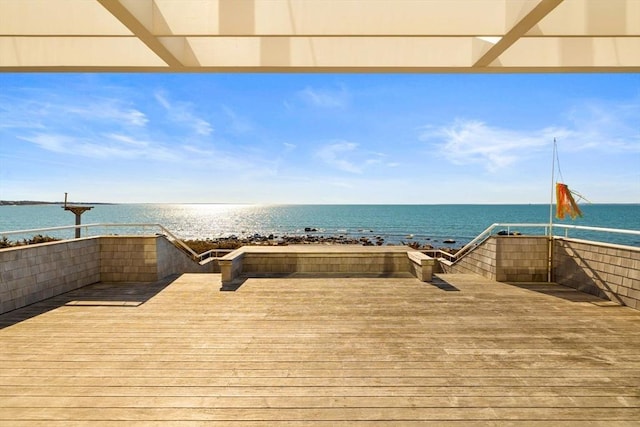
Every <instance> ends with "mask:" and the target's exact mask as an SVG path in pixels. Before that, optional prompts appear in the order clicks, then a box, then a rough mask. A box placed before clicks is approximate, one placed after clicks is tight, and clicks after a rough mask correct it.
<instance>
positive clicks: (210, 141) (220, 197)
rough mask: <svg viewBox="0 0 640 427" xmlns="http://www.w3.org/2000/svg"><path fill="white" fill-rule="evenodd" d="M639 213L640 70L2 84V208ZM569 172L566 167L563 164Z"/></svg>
mask: <svg viewBox="0 0 640 427" xmlns="http://www.w3.org/2000/svg"><path fill="white" fill-rule="evenodd" d="M554 138H556V139H557V144H558V157H559V160H560V171H561V173H562V178H563V181H564V182H565V183H567V184H568V185H569V187H570V188H572V189H574V190H576V191H578V192H579V193H581V194H583V195H584V196H586V197H587V198H588V199H589V200H590V201H591V202H594V203H640V75H639V74H533V75H531V74H487V75H478V74H468V75H467V74H446V75H444V74H443V75H440V74H37V73H34V74H0V199H2V200H46V201H58V200H62V199H63V197H64V193H65V192H68V193H69V195H70V199H71V200H73V201H78V202H82V201H86V202H89V201H91V202H123V203H129V202H131V203H136V202H145V203H147V202H148V203H154V202H159V203H162V202H172V203H189V202H193V203H408V204H439V203H548V202H549V198H550V188H551V187H550V186H551V161H552V150H553V139H554ZM556 174H557V169H556Z"/></svg>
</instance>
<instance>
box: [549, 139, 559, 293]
mask: <svg viewBox="0 0 640 427" xmlns="http://www.w3.org/2000/svg"><path fill="white" fill-rule="evenodd" d="M556 150H557V145H556V139H555V138H553V158H552V159H551V199H550V201H549V242H548V245H549V247H548V249H547V282H551V279H552V277H551V272H552V270H553V193H554V190H555V182H554V181H555V173H556V155H557V154H556V153H557V151H556Z"/></svg>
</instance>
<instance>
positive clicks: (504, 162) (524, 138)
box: [419, 120, 569, 172]
mask: <svg viewBox="0 0 640 427" xmlns="http://www.w3.org/2000/svg"><path fill="white" fill-rule="evenodd" d="M568 134H569V132H568V131H567V130H564V129H559V128H548V129H542V130H539V131H536V132H531V133H526V132H523V131H516V130H511V129H503V128H499V127H492V126H489V125H487V124H486V123H484V122H481V121H478V120H456V121H455V122H454V123H452V124H450V125H448V126H442V127H425V128H423V129H422V132H421V134H420V137H419V138H420V140H422V141H425V142H433V143H434V144H435V147H436V148H437V150H438V152H439V154H440V155H442V156H443V157H445V158H446V159H448V160H449V161H450V162H452V163H454V164H458V165H465V164H481V165H483V166H484V168H485V169H487V170H488V171H490V172H495V171H497V170H499V169H502V168H505V167H507V166H510V165H512V164H514V163H515V162H516V161H518V160H519V159H521V158H523V156H526V154H524V153H529V152H531V151H532V150H534V151H535V150H541V149H543V148H544V147H549V145H550V141H553V138H554V137H565V136H567V135H568Z"/></svg>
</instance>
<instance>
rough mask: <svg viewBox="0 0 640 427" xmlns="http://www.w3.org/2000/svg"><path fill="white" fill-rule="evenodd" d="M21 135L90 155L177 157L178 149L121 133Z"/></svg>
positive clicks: (45, 145)
mask: <svg viewBox="0 0 640 427" xmlns="http://www.w3.org/2000/svg"><path fill="white" fill-rule="evenodd" d="M20 139H22V140H25V141H28V142H31V143H33V144H35V145H37V146H39V147H40V148H42V149H44V150H47V151H51V152H55V153H61V154H71V155H74V156H82V157H88V158H93V159H141V158H144V159H153V160H164V161H166V160H177V157H178V156H177V153H176V152H175V151H173V150H171V149H169V148H167V147H164V146H162V145H158V144H150V143H149V142H147V141H139V140H135V139H133V138H131V137H128V136H124V135H117V134H111V135H102V136H101V137H99V138H94V137H92V136H87V137H78V136H73V135H63V134H56V133H36V134H33V135H30V136H23V137H21V138H20Z"/></svg>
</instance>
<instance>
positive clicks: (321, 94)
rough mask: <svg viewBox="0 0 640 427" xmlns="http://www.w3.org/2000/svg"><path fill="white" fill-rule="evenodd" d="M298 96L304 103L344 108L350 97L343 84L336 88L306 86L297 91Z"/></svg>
mask: <svg viewBox="0 0 640 427" xmlns="http://www.w3.org/2000/svg"><path fill="white" fill-rule="evenodd" d="M298 96H299V97H300V98H302V100H304V101H305V102H306V103H308V104H310V105H313V106H314V107H320V108H345V107H346V106H347V105H348V103H349V99H350V97H351V96H350V94H349V92H348V91H347V89H346V88H345V87H344V86H341V87H340V88H338V89H316V88H312V87H306V88H304V89H303V90H301V91H299V92H298Z"/></svg>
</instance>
